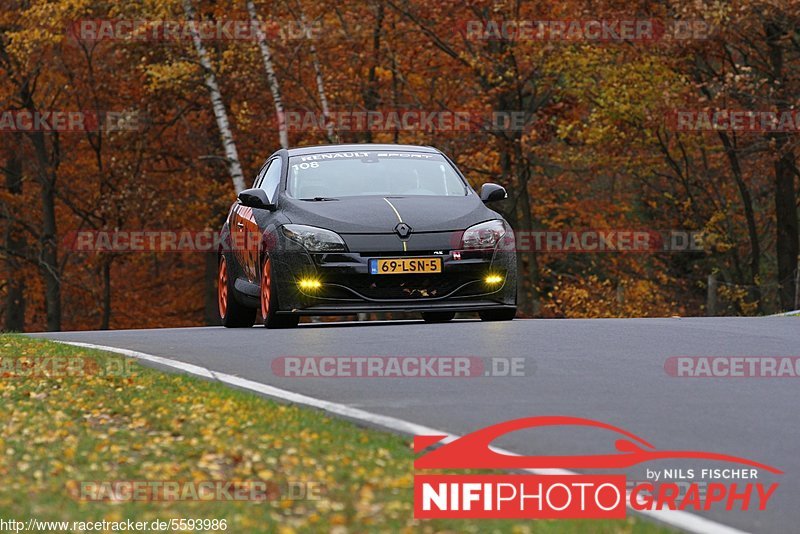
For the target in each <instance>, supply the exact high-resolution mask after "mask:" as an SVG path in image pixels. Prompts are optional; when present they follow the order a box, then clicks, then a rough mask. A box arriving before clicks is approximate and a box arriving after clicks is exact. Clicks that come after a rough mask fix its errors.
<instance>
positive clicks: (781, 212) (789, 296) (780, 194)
mask: <svg viewBox="0 0 800 534" xmlns="http://www.w3.org/2000/svg"><path fill="white" fill-rule="evenodd" d="M778 135H779V136H781V137H784V138H785V136H786V134H778ZM784 143H786V141H785V140H784V141H783V142H782V143H780V142H779V146H780V149H782V150H785V152H784V153H783V155H781V157H780V158H779V159H778V161H776V162H775V217H776V228H777V232H778V235H777V241H776V246H777V255H778V281H779V283H780V287H779V291H780V303H781V309H782V310H783V311H791V310H793V309H794V300H795V299H794V295H795V281H796V270H797V263H798V255H800V250H798V249H799V248H800V241H799V240H800V237H798V224H797V194H796V191H795V187H794V165H795V158H794V154H793V153H792V152H791V151H790V150H786V148H785V147H784V146H783V144H784Z"/></svg>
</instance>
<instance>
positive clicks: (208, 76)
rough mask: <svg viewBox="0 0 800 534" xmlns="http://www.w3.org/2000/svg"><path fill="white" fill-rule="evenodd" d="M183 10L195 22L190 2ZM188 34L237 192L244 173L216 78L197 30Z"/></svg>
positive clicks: (189, 1)
mask: <svg viewBox="0 0 800 534" xmlns="http://www.w3.org/2000/svg"><path fill="white" fill-rule="evenodd" d="M183 10H184V11H185V13H186V19H187V20H188V21H190V22H194V21H195V13H194V7H193V6H192V1H191V0H183ZM189 30H190V33H191V34H192V42H193V43H194V48H195V50H196V51H197V57H198V58H199V60H200V65H201V66H202V67H203V74H204V78H205V84H206V88H207V89H208V93H209V95H210V96H211V105H212V108H213V110H214V117H215V118H216V120H217V127H218V128H219V135H220V137H221V139H222V147H223V149H224V150H225V157H226V159H227V162H228V172H229V173H230V175H231V180H232V181H233V188H234V189H235V190H236V191H237V192H238V191H242V190H243V189H245V187H246V186H245V185H244V173H243V172H242V164H241V163H240V161H239V152H238V151H237V150H236V143H235V142H234V140H233V132H232V131H231V126H230V122H229V121H228V112H227V110H226V109H225V102H224V101H223V100H222V92H221V91H220V89H219V84H218V83H217V77H216V75H215V74H214V70H213V68H212V66H211V60H210V59H209V58H208V52H207V51H206V47H205V45H204V44H203V41H202V39H200V34H199V33H198V32H197V28H196V27H195V26H193V25H191V24H190V25H189Z"/></svg>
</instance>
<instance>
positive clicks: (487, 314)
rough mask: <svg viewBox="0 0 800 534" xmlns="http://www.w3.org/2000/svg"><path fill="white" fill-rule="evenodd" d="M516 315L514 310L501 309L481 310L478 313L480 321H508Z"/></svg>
mask: <svg viewBox="0 0 800 534" xmlns="http://www.w3.org/2000/svg"><path fill="white" fill-rule="evenodd" d="M516 315H517V309H516V308H503V309H500V310H483V311H479V312H478V316H479V317H480V318H481V321H510V320H511V319H513V318H514V317H515V316H516Z"/></svg>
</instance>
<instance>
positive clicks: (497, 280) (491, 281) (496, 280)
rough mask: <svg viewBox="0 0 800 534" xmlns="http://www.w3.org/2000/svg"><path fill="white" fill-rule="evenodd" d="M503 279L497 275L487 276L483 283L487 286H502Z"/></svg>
mask: <svg viewBox="0 0 800 534" xmlns="http://www.w3.org/2000/svg"><path fill="white" fill-rule="evenodd" d="M503 280H504V278H503V277H502V276H500V275H499V274H487V275H486V277H485V278H484V279H483V281H484V282H485V283H486V285H488V286H496V285H497V284H502V283H503Z"/></svg>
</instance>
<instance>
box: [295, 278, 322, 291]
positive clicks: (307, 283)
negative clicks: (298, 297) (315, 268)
mask: <svg viewBox="0 0 800 534" xmlns="http://www.w3.org/2000/svg"><path fill="white" fill-rule="evenodd" d="M297 285H298V286H299V287H300V289H302V290H304V291H315V290H317V289H319V288H320V287H322V282H320V281H319V280H317V279H316V278H301V279H300V280H298V281H297Z"/></svg>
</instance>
